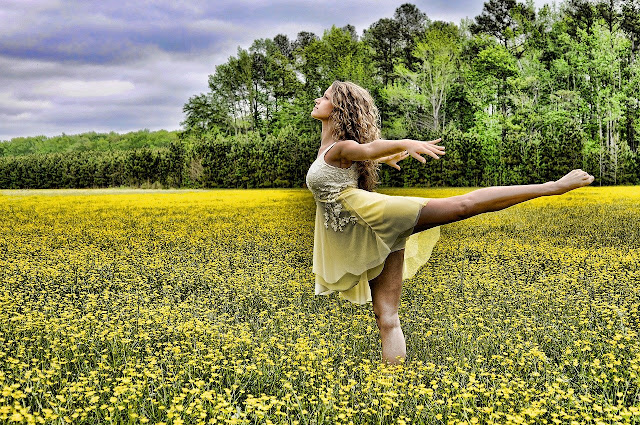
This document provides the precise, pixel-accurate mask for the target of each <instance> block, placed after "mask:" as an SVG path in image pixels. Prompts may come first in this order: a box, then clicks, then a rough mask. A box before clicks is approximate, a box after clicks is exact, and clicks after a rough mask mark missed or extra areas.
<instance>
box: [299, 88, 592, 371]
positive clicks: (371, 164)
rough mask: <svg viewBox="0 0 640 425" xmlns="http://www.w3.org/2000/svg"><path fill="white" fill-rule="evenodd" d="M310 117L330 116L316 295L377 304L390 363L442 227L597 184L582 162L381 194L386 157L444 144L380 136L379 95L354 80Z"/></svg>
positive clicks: (314, 175) (430, 151)
mask: <svg viewBox="0 0 640 425" xmlns="http://www.w3.org/2000/svg"><path fill="white" fill-rule="evenodd" d="M311 116H312V117H313V118H315V119H317V120H319V121H321V122H322V136H321V141H320V150H319V155H318V157H317V158H316V160H315V161H314V162H313V163H312V164H311V166H310V168H309V171H308V173H307V176H306V183H307V187H308V188H309V189H310V190H311V192H312V193H313V196H314V198H315V201H316V218H315V231H314V245H313V272H314V273H315V275H316V283H315V294H316V295H328V294H330V293H332V292H335V291H337V292H339V295H340V297H341V298H344V299H347V300H349V301H351V302H354V303H357V304H365V303H367V302H369V301H372V302H373V312H374V314H375V318H376V323H377V325H378V329H379V331H380V339H381V343H382V357H383V361H384V362H386V363H390V364H395V363H399V362H402V361H404V359H405V356H406V344H405V339H404V334H403V333H402V328H401V327H400V319H399V317H398V307H399V305H400V292H401V289H402V281H403V280H404V279H408V278H411V277H413V276H414V275H415V273H416V272H417V270H418V269H419V268H420V267H421V266H422V265H423V264H425V263H426V262H427V260H428V259H429V257H430V255H431V250H432V249H433V246H434V245H435V244H436V242H437V241H438V239H439V236H440V228H439V226H441V225H443V224H447V223H453V222H455V221H459V220H464V219H466V218H469V217H473V216H475V215H477V214H482V213H485V212H490V211H498V210H501V209H504V208H507V207H510V206H512V205H515V204H518V203H520V202H523V201H527V200H529V199H533V198H537V197H540V196H548V195H560V194H562V193H565V192H568V191H570V190H573V189H576V188H579V187H582V186H586V185H588V184H590V183H591V182H593V176H591V175H589V174H588V173H586V172H584V171H582V170H573V171H571V172H570V173H568V174H567V175H565V176H564V177H562V178H561V179H559V180H557V181H553V182H547V183H543V184H530V185H518V186H498V187H487V188H482V189H478V190H475V191H472V192H469V193H467V194H464V195H459V196H452V197H449V198H433V199H430V198H420V197H412V196H389V195H384V194H381V193H376V192H374V189H375V186H376V184H377V183H378V169H379V167H380V164H381V163H385V164H387V165H389V166H391V167H394V168H396V169H398V170H399V169H400V167H399V166H398V162H399V161H401V160H403V159H405V158H408V157H409V156H412V157H414V158H415V159H417V160H418V161H420V162H422V163H425V162H426V159H425V158H424V157H423V156H422V155H424V154H426V155H429V156H431V157H433V158H434V159H439V158H440V156H442V155H444V154H445V149H444V147H443V146H440V145H439V144H438V143H439V142H440V139H437V140H432V141H419V140H409V139H403V140H381V139H380V130H379V127H378V121H379V116H378V110H377V108H376V106H375V105H374V102H373V99H372V98H371V96H370V94H369V93H368V92H367V91H366V90H365V89H363V88H362V87H360V86H358V85H356V84H354V83H351V82H340V81H336V82H334V83H333V84H332V85H331V86H330V87H329V88H328V89H327V90H326V91H325V92H324V94H323V96H322V97H320V98H318V99H316V100H315V106H314V108H313V111H312V112H311Z"/></svg>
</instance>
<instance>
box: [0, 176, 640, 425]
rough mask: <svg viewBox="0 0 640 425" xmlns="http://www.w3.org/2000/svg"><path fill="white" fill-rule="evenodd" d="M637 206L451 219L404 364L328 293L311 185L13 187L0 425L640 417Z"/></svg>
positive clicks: (408, 314) (2, 236)
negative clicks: (316, 246)
mask: <svg viewBox="0 0 640 425" xmlns="http://www.w3.org/2000/svg"><path fill="white" fill-rule="evenodd" d="M467 190H468V189H383V190H380V191H381V192H383V193H387V194H393V195H407V196H423V197H443V196H452V195H456V194H460V193H464V192H465V191H467ZM639 205H640V188H639V187H615V188H598V187H589V188H583V189H579V190H577V191H574V192H571V193H568V194H566V195H563V196H561V197H552V198H540V199H536V200H533V201H530V202H527V203H524V204H520V205H516V206H514V207H512V208H510V209H507V210H503V211H500V212H495V213H490V214H485V215H482V216H478V217H474V218H471V219H469V220H466V221H464V222H460V223H455V224H450V225H447V226H443V227H442V237H441V240H440V242H439V243H438V245H436V248H435V250H434V252H433V255H432V258H431V260H430V262H429V263H428V264H427V265H426V266H425V267H424V268H422V269H421V270H420V271H419V272H418V274H417V275H416V276H415V277H414V278H413V279H410V280H407V281H405V286H404V289H403V294H402V303H401V309H400V319H401V321H402V323H403V329H404V333H405V335H406V338H407V346H408V355H407V362H406V363H405V364H404V365H402V366H397V367H391V366H384V365H382V364H381V362H380V358H381V353H380V345H379V337H378V333H377V328H376V323H375V320H374V316H373V313H372V309H371V305H370V304H369V305H366V306H357V305H354V304H350V303H348V302H345V301H342V300H340V299H338V298H337V297H336V296H335V294H334V295H332V296H330V297H315V296H314V295H313V286H314V277H313V274H312V273H311V265H312V264H311V261H312V249H313V218H314V213H315V204H314V201H313V198H312V196H311V193H310V192H309V191H307V190H305V189H299V190H296V189H293V190H289V189H287V190H284V189H283V190H212V191H174V192H171V191H135V190H68V191H2V192H0V216H1V217H2V220H0V391H1V394H0V423H29V424H38V423H43V424H44V423H56V424H65V423H74V424H98V423H110V424H133V423H142V424H146V423H152V424H167V425H169V424H175V425H180V424H209V423H211V424H214V423H237V424H253V423H266V424H270V423H274V424H350V423H352V424H392V423H393V424H421V423H424V424H444V423H446V424H449V423H451V424H453V423H470V424H474V423H512V424H518V423H547V424H583V423H593V424H601V423H605V424H615V423H640V376H639V375H640V341H639V339H638V332H639V328H640V313H639V310H640V289H639V288H640V253H639V252H640V251H639V250H640V216H639V215H638V208H639Z"/></svg>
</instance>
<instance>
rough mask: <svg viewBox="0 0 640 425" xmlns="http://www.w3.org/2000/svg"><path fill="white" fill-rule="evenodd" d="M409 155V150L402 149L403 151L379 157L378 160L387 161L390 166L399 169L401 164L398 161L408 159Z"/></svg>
mask: <svg viewBox="0 0 640 425" xmlns="http://www.w3.org/2000/svg"><path fill="white" fill-rule="evenodd" d="M408 157H409V152H407V151H402V152H398V153H396V154H393V155H389V156H385V157H384V158H379V159H378V162H382V163H385V164H387V165H388V166H389V167H393V168H395V169H396V170H399V169H400V166H399V165H398V162H400V161H402V160H403V159H406V158H408Z"/></svg>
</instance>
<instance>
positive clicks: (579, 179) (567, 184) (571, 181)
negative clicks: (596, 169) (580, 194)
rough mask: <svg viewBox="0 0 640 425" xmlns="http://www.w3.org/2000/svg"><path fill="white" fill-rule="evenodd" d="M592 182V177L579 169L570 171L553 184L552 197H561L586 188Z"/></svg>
mask: <svg viewBox="0 0 640 425" xmlns="http://www.w3.org/2000/svg"><path fill="white" fill-rule="evenodd" d="M592 182H593V176H592V175H591V174H589V173H587V172H586V171H582V170H580V169H577V170H573V171H570V172H569V173H567V174H566V175H565V176H564V177H562V178H561V179H559V180H556V181H555V182H553V183H552V184H553V186H554V187H555V188H554V189H555V190H554V195H561V194H563V193H567V192H569V191H570V190H573V189H577V188H579V187H583V186H587V185H589V184H591V183H592Z"/></svg>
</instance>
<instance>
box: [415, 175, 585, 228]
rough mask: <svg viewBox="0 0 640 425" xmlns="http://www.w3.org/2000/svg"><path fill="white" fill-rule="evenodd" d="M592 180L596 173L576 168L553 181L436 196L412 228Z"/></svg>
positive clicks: (558, 191) (499, 207)
mask: <svg viewBox="0 0 640 425" xmlns="http://www.w3.org/2000/svg"><path fill="white" fill-rule="evenodd" d="M591 182H593V176H591V175H590V174H588V173H587V172H585V171H582V170H573V171H571V172H570V173H568V174H567V175H565V176H564V177H562V178H561V179H560V180H557V181H554V182H547V183H542V184H528V185H518V186H494V187H485V188H482V189H478V190H474V191H473V192H469V193H466V194H464V195H459V196H452V197H449V198H434V199H431V200H430V201H429V203H428V204H427V205H425V206H424V207H423V208H422V211H420V217H419V218H418V223H417V224H416V227H415V228H414V230H413V232H414V233H417V232H421V231H423V230H426V229H429V228H431V227H435V226H440V225H443V224H447V223H453V222H454V221H460V220H464V219H466V218H469V217H473V216H474V215H478V214H482V213H486V212H491V211H499V210H502V209H504V208H507V207H510V206H512V205H515V204H519V203H520V202H524V201H528V200H530V199H534V198H538V197H540V196H549V195H561V194H563V193H566V192H568V191H570V190H573V189H577V188H579V187H582V186H586V185H588V184H591Z"/></svg>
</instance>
